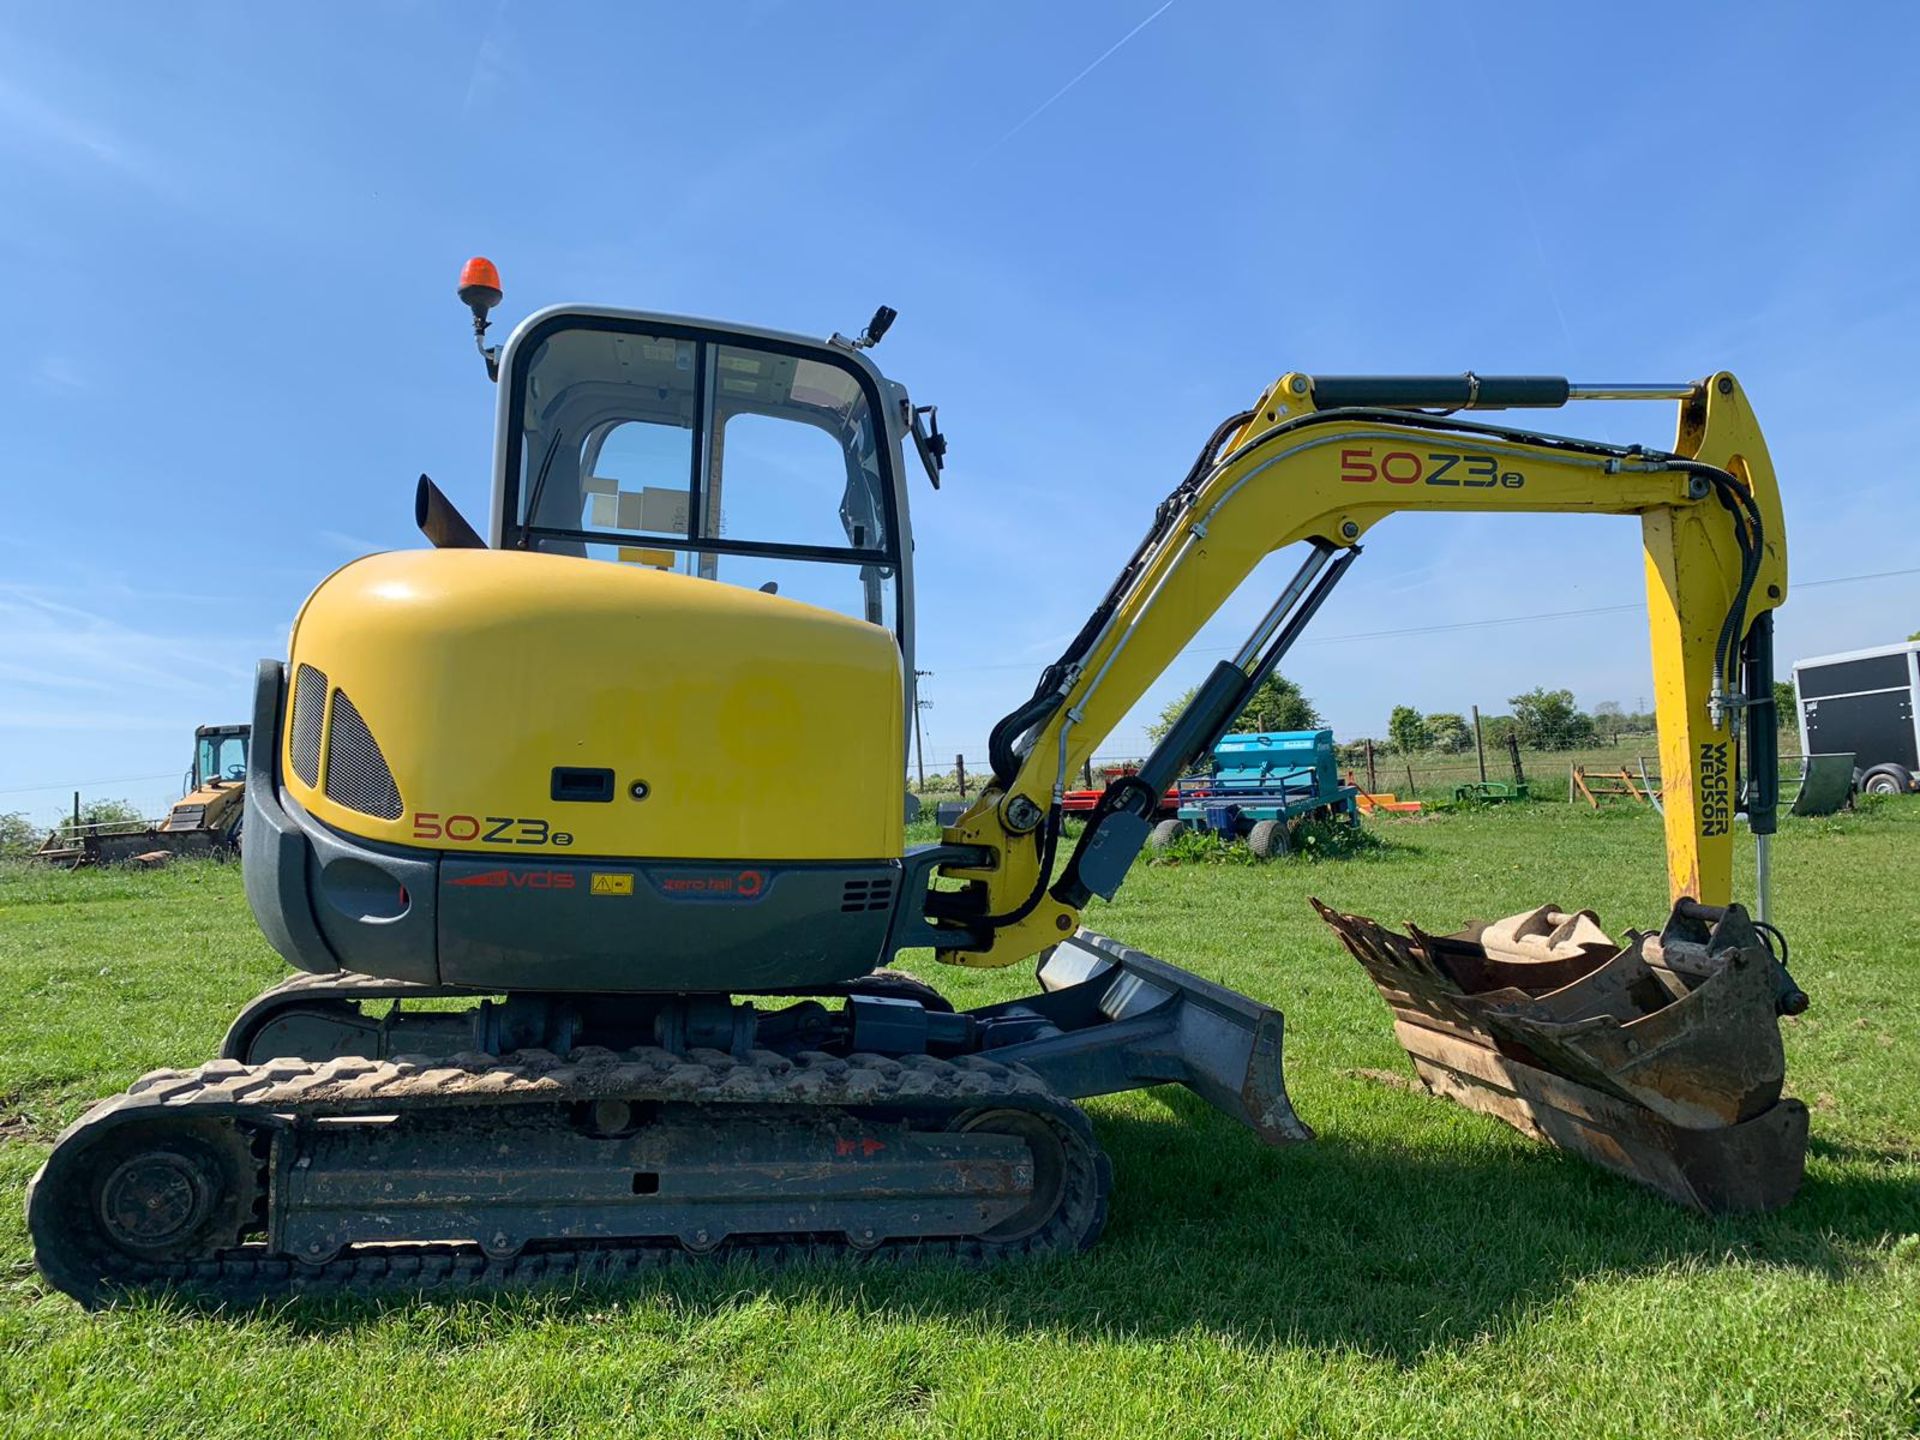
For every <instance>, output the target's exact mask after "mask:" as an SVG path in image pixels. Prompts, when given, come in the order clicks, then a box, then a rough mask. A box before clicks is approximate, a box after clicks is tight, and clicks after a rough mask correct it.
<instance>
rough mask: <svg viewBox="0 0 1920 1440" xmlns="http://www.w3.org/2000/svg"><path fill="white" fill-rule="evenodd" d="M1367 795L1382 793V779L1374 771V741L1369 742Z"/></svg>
mask: <svg viewBox="0 0 1920 1440" xmlns="http://www.w3.org/2000/svg"><path fill="white" fill-rule="evenodd" d="M1367 793H1368V794H1369V795H1378V794H1379V793H1380V777H1379V776H1378V775H1376V774H1375V773H1374V770H1373V741H1371V740H1369V741H1367Z"/></svg>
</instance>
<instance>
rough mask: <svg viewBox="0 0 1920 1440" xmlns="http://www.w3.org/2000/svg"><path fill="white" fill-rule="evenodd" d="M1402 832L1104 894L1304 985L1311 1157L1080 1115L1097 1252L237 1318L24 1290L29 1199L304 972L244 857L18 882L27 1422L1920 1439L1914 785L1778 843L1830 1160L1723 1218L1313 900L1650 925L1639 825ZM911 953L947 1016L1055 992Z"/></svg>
mask: <svg viewBox="0 0 1920 1440" xmlns="http://www.w3.org/2000/svg"><path fill="white" fill-rule="evenodd" d="M1380 830H1381V833H1382V834H1383V835H1384V836H1385V837H1386V838H1387V839H1388V840H1389V842H1390V844H1389V846H1388V847H1387V848H1385V849H1383V850H1380V851H1377V852H1374V853H1370V854H1366V855H1362V856H1359V857H1356V858H1352V859H1348V860H1344V861H1322V862H1309V861H1285V862H1277V863H1273V864H1269V865H1265V866H1257V867H1256V866H1245V865H1238V864H1210V863H1187V864H1181V865H1177V866H1172V865H1146V864H1142V865H1141V866H1139V867H1137V868H1136V870H1135V872H1134V874H1133V876H1132V877H1131V879H1130V881H1129V884H1128V887H1127V888H1126V890H1125V891H1124V892H1123V896H1122V898H1121V900H1120V901H1119V902H1117V903H1115V904H1113V905H1111V906H1106V907H1103V908H1102V909H1101V910H1100V911H1099V912H1097V913H1096V914H1095V915H1094V916H1093V917H1092V921H1093V923H1094V924H1096V925H1097V926H1099V927H1100V928H1103V929H1105V930H1107V931H1109V932H1111V933H1113V934H1115V935H1117V936H1119V937H1120V938H1122V939H1125V940H1127V941H1129V942H1131V943H1133V944H1136V945H1139V946H1141V947H1143V948H1145V949H1147V950H1150V951H1152V952H1154V953H1156V954H1158V955H1160V956H1162V957H1164V958H1166V959H1169V960H1173V961H1177V962H1179V963H1181V964H1184V965H1186V966H1189V967H1191V968H1193V969H1195V970H1197V971H1199V972H1200V973H1202V974H1205V975H1208V976H1211V977H1213V978H1216V979H1219V980H1222V981H1224V982H1226V983H1227V984H1230V985H1233V986H1235V987H1237V988H1239V989H1242V990H1245V991H1247V992H1249V993H1251V994H1253V995H1256V996H1258V997H1260V998H1262V999H1264V1000H1268V1001H1270V1002H1273V1003H1276V1004H1278V1005H1280V1006H1282V1007H1283V1008H1284V1009H1285V1010H1286V1012H1287V1020H1288V1042H1287V1043H1288V1071H1289V1078H1290V1084H1291V1088H1292V1090H1293V1095H1294V1100H1295V1103H1296V1105H1297V1106H1298V1108H1299V1110H1300V1112H1301V1114H1302V1115H1303V1116H1304V1117H1306V1118H1307V1119H1308V1120H1309V1121H1310V1122H1311V1123H1312V1124H1314V1125H1315V1126H1316V1127H1317V1129H1318V1130H1319V1132H1320V1139H1319V1140H1318V1141H1317V1142H1316V1143H1315V1144H1313V1145H1310V1146H1301V1147H1296V1148H1292V1149H1289V1150H1285V1151H1269V1150H1264V1149H1261V1148H1260V1147H1258V1146H1257V1145H1256V1144H1255V1143H1254V1142H1253V1141H1252V1140H1251V1139H1250V1137H1249V1136H1248V1135H1247V1134H1246V1133H1245V1132H1243V1131H1241V1130H1240V1129H1239V1128H1237V1127H1236V1126H1235V1125H1233V1124H1232V1123H1231V1122H1229V1121H1227V1120H1225V1119H1223V1118H1221V1117H1219V1116H1217V1115H1215V1114H1214V1113H1213V1112H1211V1111H1209V1110H1208V1109H1206V1108H1205V1107H1204V1106H1202V1105H1200V1104H1199V1103H1197V1102H1195V1101H1193V1100H1192V1099H1190V1098H1189V1097H1187V1096H1186V1095H1185V1094H1184V1093H1179V1092H1167V1093H1165V1094H1139V1095H1133V1096H1128V1097H1124V1098H1118V1099H1112V1100H1101V1101H1094V1102H1090V1103H1089V1105H1088V1109H1089V1110H1090V1111H1091V1113H1092V1114H1093V1117H1094V1121H1095V1125H1096V1127H1097V1129H1098V1131H1099V1135H1100V1138H1101V1141H1102V1142H1103V1144H1104V1145H1105V1146H1106V1147H1107V1149H1108V1150H1109V1151H1110V1153H1111V1154H1112V1156H1113V1160H1114V1166H1115V1171H1116V1185H1117V1191H1116V1200H1115V1205H1114V1208H1113V1214H1112V1220H1111V1223H1110V1225H1109V1227H1108V1230H1107V1233H1106V1237H1105V1239H1104V1240H1103V1241H1102V1242H1101V1244H1100V1246H1099V1247H1098V1248H1097V1250H1095V1251H1094V1252H1093V1253H1091V1254H1088V1255H1086V1256H1083V1257H1081V1258H1079V1259H1076V1260H1073V1261H1062V1262H1057V1263H1049V1264H1046V1265H1038V1266H1032V1267H1029V1268H1024V1269H1001V1270H998V1271H992V1272H986V1273H969V1272H963V1271H955V1270H950V1269H944V1268H933V1267H929V1268H923V1269H919V1270H909V1271H886V1272H883V1271H879V1270H863V1269H861V1268H858V1267H855V1266H849V1265H838V1264H823V1265H820V1266H817V1267H813V1268H808V1269H802V1270H795V1271H788V1272H782V1273H778V1274H773V1275H766V1274H759V1273H755V1272H753V1271H750V1270H747V1269H744V1268H741V1267H739V1266H737V1265H736V1266H733V1267H729V1268H722V1269H717V1270H711V1271H694V1272H690V1273H687V1274H683V1275H675V1276H672V1277H669V1278H665V1279H657V1280H654V1281H651V1282H649V1283H646V1284H643V1285H641V1286H638V1287H635V1288H630V1289H627V1290H624V1291H597V1292H581V1293H566V1294H553V1295H546V1296H535V1297H513V1298H506V1299H498V1300H491V1301H471V1300H470V1301H451V1302H449V1301H431V1300H428V1301H421V1302H418V1303H412V1304H381V1305H366V1304H362V1305H353V1304H344V1303H335V1304H329V1305H326V1306H305V1307H294V1308H286V1309H282V1310H278V1311H274V1312H267V1313H252V1314H246V1315H234V1316H223V1315H208V1314H203V1313H196V1312H193V1311H190V1310H186V1309H183V1308H180V1307H177V1306H174V1305H170V1304H167V1303H159V1302H155V1303H142V1304H135V1305H128V1306H125V1307H123V1308H120V1309H117V1310H114V1311H111V1312H107V1313H101V1314H93V1315H89V1314H86V1313H83V1312H82V1311H80V1310H79V1309H78V1308H77V1307H76V1306H75V1305H73V1304H72V1303H71V1302H70V1301H68V1300H67V1299H65V1298H64V1297H63V1296H60V1295H57V1294H54V1293H50V1292H49V1291H48V1290H47V1288H46V1287H45V1286H44V1285H43V1284H42V1283H41V1282H40V1280H39V1278H38V1276H37V1275H36V1274H35V1272H34V1271H33V1268H32V1264H31V1261H30V1259H29V1254H28V1247H27V1243H26V1237H25V1231H24V1225H23V1223H22V1219H21V1207H20V1200H21V1193H22V1190H23V1188H24V1186H25V1183H26V1181H27V1178H28V1177H29V1176H30V1175H31V1174H32V1172H33V1170H34V1168H35V1167H36V1166H37V1165H38V1164H39V1163H40V1159H41V1157H42V1156H43V1155H44V1154H45V1151H46V1147H47V1143H48V1141H49V1140H50V1138H51V1137H52V1135H53V1134H54V1133H55V1132H56V1131H57V1130H58V1128H59V1127H60V1126H61V1125H62V1124H64V1123H65V1122H66V1121H67V1120H68V1119H70V1118H71V1117H73V1116H74V1115H76V1114H78V1113H79V1111H80V1110H81V1109H83V1108H84V1107H85V1105H86V1104H87V1103H88V1102H89V1101H90V1100H91V1099H93V1098H95V1097H96V1096H99V1095H102V1094H105V1093H107V1092H109V1091H111V1090H113V1089H115V1088H117V1087H120V1086H122V1085H124V1084H125V1083H126V1082H128V1081H129V1080H131V1079H132V1078H133V1077H135V1076H136V1075H138V1074H140V1073H141V1072H142V1071H145V1070H147V1069H151V1068H153V1067H156V1066H161V1065H187V1064H192V1063H194V1062H196V1061H198V1060H201V1059H204V1058H206V1057H207V1056H209V1055H211V1054H212V1053H213V1050H214V1047H215V1045H216V1044H217V1042H218V1040H219V1037H220V1035H221V1032H222V1031H223V1029H224V1027H225V1025H226V1022H227V1020H228V1018H229V1017H230V1016H231V1015H232V1013H233V1011H234V1010H235V1009H236V1007H238V1006H239V1005H240V1004H241V1003H242V1002H243V1001H244V1000H245V999H247V998H248V997H249V996H250V995H252V994H253V993H254V992H255V991H257V990H259V989H260V988H262V987H263V986H265V985H267V984H269V983H271V982H273V981H274V980H276V979H278V978H279V977H280V976H281V974H282V973H283V971H282V968H281V965H280V962H279V961H278V959H277V958H276V957H275V956H274V955H273V954H272V952H271V951H269V950H268V948H267V947H266V945H265V943H264V942H263V941H262V940H261V939H260V938H259V936H258V934H257V933H256V931H255V930H254V927H253V924H252V922H251V919H250V917H249V916H248V914H247V910H246V905H245V902H244V900H243V899H242V897H241V894H240V887H239V876H238V873H237V871H236V870H235V869H233V868H230V867H222V866H219V865H212V864H200V865H184V866H181V867H178V868H176V869H173V870H170V871H165V872H159V873H154V874H132V873H92V874H88V873H81V874H72V875H68V874H55V873H49V872H41V871H35V870H29V869H24V868H13V869H8V870H5V871H4V872H0V995H4V1000H3V1001H0V1433H5V1434H8V1435H33V1434H47V1435H54V1434H59V1435H66V1434H104V1435H122V1434H124V1435H140V1436H145V1437H159V1436H172V1435H182V1436H186V1435H191V1436H249V1437H252V1436H294V1435H336V1434H337V1435H356V1436H371V1435H404V1436H431V1437H435V1440H445V1437H456V1436H465V1435H515V1434H523V1433H533V1432H538V1433H543V1434H556V1435H582V1436H587V1435H603V1434H616V1435H622V1434H632V1435H646V1434H667V1435H675V1434H690V1435H732V1434H756V1435H758V1434H778V1435H813V1434H822V1435H825V1434H840V1435H859V1436H867V1435H921V1434H926V1435H947V1434H981V1435H1094V1436H1102V1437H1111V1436H1116V1435H1121V1434H1127V1435H1132V1434H1150V1435H1224V1434H1232V1435H1285V1434H1293V1433H1303V1434H1321V1435H1338V1436H1351V1435H1364V1436H1373V1435H1379V1436H1400V1435H1414V1434H1418V1435H1475V1436H1477V1435H1504V1434H1542V1435H1554V1436H1574V1435H1579V1436H1587V1435H1676V1436H1721V1435H1725V1436H1750V1435H1756V1434H1780V1433H1794V1434H1806V1435H1880V1434H1914V1433H1920V998H1916V992H1917V991H1920V959H1917V958H1916V947H1915V943H1914V932H1915V930H1916V928H1920V895H1916V878H1917V877H1920V800H1912V801H1910V800H1891V801H1887V802H1884V803H1880V804H1877V805H1875V806H1874V807H1873V808H1871V809H1870V810H1868V811H1867V812H1865V813H1862V814H1858V815H1850V816H1843V817H1840V818H1837V819H1834V820H1830V821H1797V820H1790V821H1788V822H1786V829H1785V830H1784V832H1783V834H1782V835H1781V837H1780V841H1779V844H1778V848H1777V851H1776V867H1775V869H1776V877H1777V878H1776V884H1777V895H1776V909H1777V912H1778V913H1777V918H1778V919H1779V920H1780V922H1781V923H1782V924H1783V925H1784V926H1785V927H1786V928H1787V930H1788V933H1789V936H1790V937H1791V939H1792V941H1793V945H1794V960H1795V967H1794V968H1795V972H1796V975H1797V978H1798V979H1799V980H1800V982H1801V983H1802V984H1803V985H1804V986H1805V988H1806V989H1807V990H1808V991H1809V992H1810V993H1811V995H1812V996H1813V1000H1814V1009H1813V1010H1812V1011H1811V1012H1810V1013H1809V1014H1808V1015H1807V1016H1805V1017H1803V1018H1801V1019H1799V1020H1794V1021H1789V1022H1786V1026H1785V1029H1786V1035H1787V1049H1788V1059H1789V1080H1788V1085H1789V1088H1790V1090H1791V1091H1792V1092H1793V1093H1795V1094H1798V1095H1800V1096H1801V1097H1803V1098H1804V1099H1805V1100H1806V1101H1807V1102H1808V1103H1809V1104H1810V1105H1811V1106H1812V1107H1813V1111H1814V1132H1813V1136H1814V1138H1813V1142H1812V1153H1811V1155H1810V1157H1809V1163H1808V1170H1807V1183H1806V1186H1805V1189H1804V1190H1803V1192H1802V1193H1801V1195H1800V1198H1799V1199H1798V1200H1797V1201H1796V1202H1795V1203H1794V1205H1793V1206H1791V1207H1790V1208H1789V1209H1788V1210H1786V1211H1785V1212H1783V1213H1781V1214H1778V1215H1774V1216H1769V1217H1764V1218H1745V1219H1727V1220H1714V1221H1710V1220H1705V1219H1701V1218H1699V1217H1696V1216H1693V1215H1690V1214H1684V1213H1681V1212H1679V1211H1677V1210H1674V1209H1672V1208H1670V1207H1668V1206H1667V1205H1665V1204H1664V1203H1662V1202H1661V1201H1659V1200H1657V1199H1655V1198H1653V1197H1651V1196H1649V1195H1645V1194H1643V1193H1641V1192H1640V1191H1638V1190H1636V1189H1635V1188H1634V1187H1632V1186H1631V1185H1629V1184H1628V1183H1626V1182H1624V1181H1621V1180H1616V1179H1614V1178H1612V1177H1610V1176H1607V1175H1604V1174H1601V1173H1598V1172H1596V1171H1593V1170H1591V1169H1589V1168H1587V1167H1585V1166H1583V1165H1581V1164H1580V1163H1578V1162H1577V1161H1574V1160H1572V1159H1570V1158H1568V1157H1565V1156H1563V1155H1560V1154H1557V1153H1555V1152H1553V1151H1550V1150H1546V1149H1543V1148H1540V1147H1537V1146H1534V1145H1531V1144H1529V1143H1528V1142H1526V1141H1524V1140H1522V1139H1521V1138H1520V1137H1519V1136H1517V1135H1515V1134H1514V1133H1512V1132H1511V1131H1509V1130H1507V1129H1506V1128H1504V1127H1503V1126H1501V1125H1499V1124H1497V1123H1496V1122H1494V1121H1492V1120H1488V1119H1485V1118H1483V1117H1479V1116H1475V1115H1471V1114H1468V1113H1466V1112H1464V1111H1460V1110H1457V1109H1455V1108H1453V1107H1451V1106H1449V1105H1447V1104H1444V1103H1442V1102H1440V1101H1437V1100H1433V1099H1429V1098H1427V1097H1426V1096H1424V1095H1422V1094H1420V1093H1418V1092H1417V1091H1410V1090H1407V1089H1402V1088H1396V1087H1394V1086H1389V1085H1385V1084H1382V1083H1379V1082H1378V1081H1376V1080H1373V1079H1369V1078H1367V1077H1366V1076H1365V1075H1364V1074H1362V1073H1361V1072H1364V1071H1379V1070H1387V1071H1398V1072H1404V1071H1405V1070H1406V1068H1407V1067H1406V1062H1405V1060H1404V1058H1403V1057H1402V1056H1401V1055H1400V1053H1399V1051H1398V1050H1397V1049H1396V1047H1395V1046H1394V1044H1393V1041H1392V1038H1391V1029H1390V1026H1389V1023H1388V1020H1387V1015H1386V1012H1385V1009H1384V1007H1382V1006H1381V1004H1380V1002H1379V1000H1378V999H1377V998H1376V997H1375V995H1374V993H1373V991H1372V989H1371V987H1370V986H1369V985H1368V983H1367V981H1366V980H1365V978H1364V977H1363V976H1362V974H1361V973H1360V971H1359V970H1358V968H1357V967H1356V966H1355V965H1354V964H1353V963H1352V962H1351V961H1350V960H1349V959H1347V958H1346V957H1345V956H1344V954H1343V953H1342V952H1341V951H1340V950H1339V949H1338V947H1337V945H1336V943H1335V942H1334V940H1333V938H1332V936H1331V935H1330V934H1329V933H1327V932H1325V930H1324V929H1323V927H1321V925H1320V924H1319V922H1318V921H1317V920H1316V919H1315V918H1314V917H1313V916H1312V914H1311V912H1310V911H1309V910H1308V908H1307V905H1306V897H1307V896H1308V895H1309V894H1317V895H1319V896H1320V897H1322V898H1323V899H1325V900H1327V901H1328V902H1329V903H1332V904H1334V905H1336V906H1339V907H1340V908H1343V909H1348V910H1358V911H1362V912H1366V913H1372V914H1377V915H1380V916H1382V917H1384V918H1391V919H1396V920H1398V919H1403V918H1412V919H1416V920H1418V921H1419V922H1421V923H1422V924H1423V925H1424V926H1426V927H1427V928H1430V929H1445V928H1448V927H1451V926H1453V925H1456V924H1458V923H1460V922H1462V921H1464V920H1466V919H1468V918H1469V917H1474V916H1483V917H1484V916H1491V915H1496V914H1504V913H1508V912H1511V911H1514V910H1517V909H1520V908H1522V907H1523V906H1525V905H1527V904H1531V903H1535V902H1537V901H1541V900H1554V901H1557V902H1560V903H1562V904H1565V905H1568V906H1577V905H1582V904H1585V905H1591V906H1593V907H1595V908H1597V909H1598V910H1599V911H1600V913H1601V917H1602V919H1603V920H1604V921H1606V922H1608V923H1610V924H1611V925H1612V926H1613V927H1614V928H1615V929H1616V931H1617V930H1619V929H1624V928H1625V926H1626V925H1628V924H1642V925H1652V924H1657V923H1658V921H1659V920H1660V918H1661V917H1662V913H1663V910H1664V905H1663V894H1662V890H1663V883H1664V882H1663V872H1662V862H1661V856H1660V835H1659V829H1658V822H1657V820H1655V819H1654V818H1653V817H1652V816H1651V815H1649V814H1646V813H1644V812H1632V811H1628V810H1624V809H1622V810H1617V811H1611V812H1605V813H1601V814H1593V813H1591V812H1588V811H1586V810H1585V809H1584V807H1581V808H1575V807H1570V806H1565V805H1535V806H1529V807H1524V808H1518V809H1512V810H1506V811H1491V812H1487V813H1483V814H1478V815H1462V816H1442V817H1434V818H1430V819H1423V820H1419V821H1412V822H1386V823H1383V824H1382V825H1381V826H1380ZM1743 873H1745V872H1744V871H1743ZM915 968H917V969H919V970H920V971H921V972H922V973H923V974H927V975H929V976H931V977H932V978H934V979H936V980H937V981H939V982H940V983H942V985H943V986H944V987H945V988H947V989H948V990H949V992H950V993H951V994H952V995H953V996H954V998H955V999H956V1000H957V1001H959V1002H960V1003H962V1004H969V1003H978V1002H980V1001H984V1000H987V999H991V998H998V997H1003V996H1010V995H1013V994H1016V993H1018V992H1019V991H1020V990H1021V989H1022V988H1023V987H1024V986H1025V985H1026V984H1027V983H1028V981H1029V976H1028V975H1027V974H1026V973H1025V971H1024V970H1022V971H1020V972H1018V973H1011V974H1008V973H1001V974H977V973H958V972H951V971H946V970H943V969H940V967H937V966H934V965H932V964H931V962H930V961H929V962H927V963H924V964H917V965H916V967H915Z"/></svg>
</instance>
